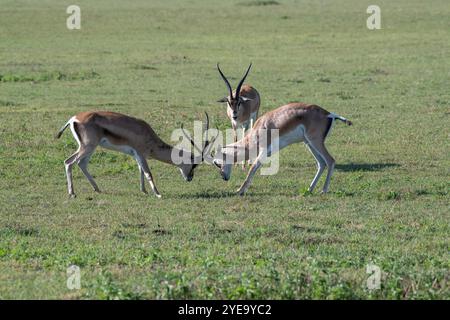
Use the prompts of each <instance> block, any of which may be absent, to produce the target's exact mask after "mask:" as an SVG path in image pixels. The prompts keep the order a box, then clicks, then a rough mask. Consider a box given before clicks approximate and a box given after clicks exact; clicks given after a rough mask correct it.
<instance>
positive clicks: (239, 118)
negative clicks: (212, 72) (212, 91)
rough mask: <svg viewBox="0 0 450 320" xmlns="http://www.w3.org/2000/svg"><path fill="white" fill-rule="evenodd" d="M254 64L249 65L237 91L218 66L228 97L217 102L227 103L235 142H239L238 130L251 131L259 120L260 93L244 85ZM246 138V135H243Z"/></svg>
mask: <svg viewBox="0 0 450 320" xmlns="http://www.w3.org/2000/svg"><path fill="white" fill-rule="evenodd" d="M251 67H252V64H250V65H249V67H248V69H247V72H246V73H245V75H244V77H243V78H242V79H241V81H239V84H238V86H237V87H236V90H234V91H233V89H232V88H231V85H230V82H229V81H228V79H227V78H226V77H225V75H224V74H223V72H222V70H220V67H219V64H217V70H218V71H219V73H220V76H221V77H222V79H223V81H224V82H225V84H226V86H227V89H228V96H226V97H223V98H222V99H220V100H218V101H217V102H223V103H225V102H226V103H227V116H228V118H229V119H230V121H231V127H232V128H233V136H234V142H237V137H238V136H237V130H243V131H244V132H245V131H246V130H249V129H250V128H251V126H252V125H253V123H255V121H256V119H257V118H258V112H259V106H260V104H261V100H260V97H259V93H258V91H256V89H255V88H253V87H252V86H250V85H248V84H244V81H245V79H246V78H247V75H248V73H249V71H250V68H251ZM242 136H244V135H242Z"/></svg>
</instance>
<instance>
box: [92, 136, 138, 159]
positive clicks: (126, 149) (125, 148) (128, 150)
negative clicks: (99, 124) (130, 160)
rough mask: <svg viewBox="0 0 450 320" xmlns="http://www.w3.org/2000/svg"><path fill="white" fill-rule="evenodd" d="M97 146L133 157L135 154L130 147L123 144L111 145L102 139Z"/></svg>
mask: <svg viewBox="0 0 450 320" xmlns="http://www.w3.org/2000/svg"><path fill="white" fill-rule="evenodd" d="M99 144H100V146H102V147H103V148H106V149H110V150H115V151H119V152H122V153H125V154H129V155H130V156H134V155H135V154H136V151H135V150H134V149H133V148H132V147H130V146H127V145H123V144H113V143H111V142H110V141H109V140H108V139H106V138H102V139H101V140H100V143H99Z"/></svg>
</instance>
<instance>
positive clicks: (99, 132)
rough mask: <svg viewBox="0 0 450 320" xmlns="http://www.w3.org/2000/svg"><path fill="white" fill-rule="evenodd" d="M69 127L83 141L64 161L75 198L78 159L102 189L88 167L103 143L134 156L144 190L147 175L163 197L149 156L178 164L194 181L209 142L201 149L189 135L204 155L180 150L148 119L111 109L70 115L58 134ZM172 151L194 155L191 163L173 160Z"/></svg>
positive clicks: (80, 165)
mask: <svg viewBox="0 0 450 320" xmlns="http://www.w3.org/2000/svg"><path fill="white" fill-rule="evenodd" d="M67 127H70V129H71V131H72V134H73V137H74V138H75V140H76V141H77V143H78V145H79V147H78V150H77V151H76V152H75V153H74V154H73V155H71V156H70V157H69V158H67V159H66V160H65V161H64V165H65V168H66V176H67V187H68V191H69V196H70V197H71V198H74V197H75V192H74V190H73V182H72V167H73V165H74V164H75V163H77V164H78V166H79V167H80V169H81V171H82V172H83V174H84V175H85V176H86V178H87V179H88V180H89V182H90V184H91V185H92V187H93V188H94V191H96V192H100V189H99V188H98V186H97V183H96V182H95V181H94V178H93V177H92V176H91V175H90V174H89V172H88V170H87V166H88V163H89V159H90V157H91V155H92V154H93V153H94V151H95V148H96V147H97V146H99V145H100V146H102V147H104V148H106V149H110V150H115V151H119V152H122V153H125V154H128V155H131V156H132V157H134V158H135V159H136V162H137V164H138V167H139V171H140V178H141V181H140V188H141V191H142V192H144V193H147V191H146V189H145V179H147V181H148V183H149V184H150V186H151V188H152V190H153V193H154V194H155V195H156V196H157V197H158V198H161V194H160V193H159V192H158V189H157V188H156V185H155V182H154V180H153V177H152V174H151V172H150V169H149V167H148V164H147V160H146V159H147V158H153V159H156V160H159V161H162V162H165V163H168V164H172V165H175V166H177V167H178V168H179V169H180V172H181V174H182V176H183V177H184V179H185V180H186V181H191V180H192V178H193V176H194V169H195V168H196V167H197V166H198V164H200V163H201V162H202V161H203V159H204V154H203V153H204V152H205V151H206V149H207V147H208V144H209V142H208V139H207V138H206V141H205V143H204V146H203V148H202V150H200V148H198V147H197V146H196V145H195V143H194V141H193V140H192V139H190V138H189V140H190V142H191V144H192V145H193V146H194V147H195V148H196V149H197V150H199V151H200V153H201V155H200V156H194V154H192V153H190V152H188V151H186V150H179V149H176V148H174V147H172V146H171V145H168V144H167V143H165V142H164V141H163V140H161V138H159V136H158V135H157V134H156V133H155V132H154V131H153V129H152V128H151V127H150V125H149V124H148V123H147V122H145V121H143V120H140V119H136V118H133V117H130V116H127V115H124V114H120V113H116V112H109V111H98V112H81V113H78V114H77V115H75V116H73V117H72V118H70V119H69V121H67V123H66V124H65V125H64V126H63V127H62V128H61V129H60V130H59V132H58V133H57V135H56V138H59V137H61V135H62V133H63V132H64V130H65V129H66V128H67ZM208 128H209V118H208V115H207V114H206V130H208ZM172 154H177V155H180V157H182V158H183V159H190V161H188V163H185V162H182V163H179V164H178V163H175V162H174V161H173V160H172Z"/></svg>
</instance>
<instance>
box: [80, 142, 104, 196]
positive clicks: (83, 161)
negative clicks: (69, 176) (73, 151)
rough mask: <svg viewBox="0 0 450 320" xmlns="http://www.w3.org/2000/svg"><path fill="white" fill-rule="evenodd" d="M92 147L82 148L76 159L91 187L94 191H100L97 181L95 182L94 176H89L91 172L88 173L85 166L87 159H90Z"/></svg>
mask: <svg viewBox="0 0 450 320" xmlns="http://www.w3.org/2000/svg"><path fill="white" fill-rule="evenodd" d="M94 149H95V148H94ZM94 149H93V148H89V149H84V150H83V152H80V153H79V155H78V157H77V161H78V166H79V167H80V169H81V171H82V172H83V174H84V176H85V177H86V178H87V179H88V181H89V183H90V184H91V186H92V188H94V191H95V192H100V189H99V188H98V185H97V183H96V182H95V180H94V178H93V177H92V176H91V174H90V173H89V171H88V169H87V166H88V163H89V160H90V159H91V156H92V153H94Z"/></svg>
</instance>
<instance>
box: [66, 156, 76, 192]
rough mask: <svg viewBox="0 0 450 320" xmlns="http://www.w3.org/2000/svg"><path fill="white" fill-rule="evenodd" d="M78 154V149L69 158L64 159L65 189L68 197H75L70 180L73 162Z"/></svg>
mask: <svg viewBox="0 0 450 320" xmlns="http://www.w3.org/2000/svg"><path fill="white" fill-rule="evenodd" d="M77 156H78V151H77V152H75V153H74V154H73V155H71V156H70V157H69V158H67V159H66V160H64V167H65V169H66V177H67V190H68V192H69V197H71V198H75V197H76V195H75V192H74V191H73V181H72V167H73V165H74V164H75V162H76V160H77Z"/></svg>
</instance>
